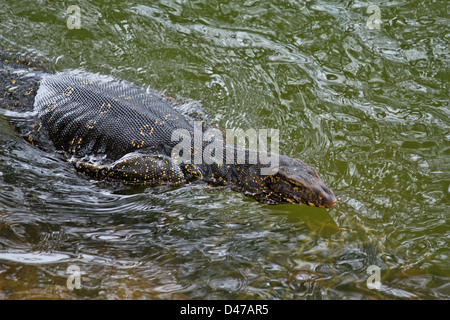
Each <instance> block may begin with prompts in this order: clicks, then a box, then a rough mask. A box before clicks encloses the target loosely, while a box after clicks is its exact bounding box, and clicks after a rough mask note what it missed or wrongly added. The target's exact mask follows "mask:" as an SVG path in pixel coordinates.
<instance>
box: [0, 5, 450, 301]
mask: <svg viewBox="0 0 450 320" xmlns="http://www.w3.org/2000/svg"><path fill="white" fill-rule="evenodd" d="M73 4H76V5H78V7H79V8H80V22H81V29H69V28H68V25H67V21H68V19H70V17H69V15H70V14H69V13H67V8H68V7H69V6H70V5H73ZM370 4H374V5H377V6H378V8H379V13H380V20H381V23H380V24H379V27H380V28H379V29H377V28H374V29H371V28H369V27H368V25H367V21H368V19H369V21H370V19H371V18H370V17H371V15H373V14H375V15H376V12H375V13H367V8H368V7H369V5H370ZM370 4H369V3H366V2H358V1H327V2H325V1H294V0H284V1H282V0H276V1H254V0H247V1H234V0H231V1H213V0H199V1H184V0H160V1H130V0H128V1H106V0H104V1H86V0H84V1H45V0H42V1H37V0H35V1H23V0H21V1H12V0H11V1H4V0H1V1H0V47H13V48H16V49H19V50H21V51H24V52H27V53H29V54H34V55H40V56H43V57H45V58H46V59H47V60H48V61H50V63H49V64H50V65H52V66H53V68H54V69H55V70H56V71H62V70H70V69H82V70H86V71H89V72H99V73H102V74H107V75H113V76H115V77H118V78H121V79H125V80H128V81H131V82H134V83H137V84H139V85H142V86H144V87H147V86H150V87H152V88H154V89H157V90H164V91H166V92H167V93H168V94H170V95H173V96H178V97H183V98H184V99H187V100H189V99H191V100H193V101H199V102H201V104H202V106H203V107H204V109H205V110H207V111H208V113H210V114H211V115H212V117H213V118H214V119H215V120H216V121H217V122H218V123H219V124H220V125H221V126H222V127H224V128H242V129H248V128H255V129H260V128H274V129H279V130H280V152H281V153H282V154H286V155H289V156H291V157H296V158H300V159H302V160H303V161H305V162H307V163H309V164H310V165H312V166H314V167H315V168H316V169H317V171H318V172H319V175H320V176H321V177H322V179H323V180H324V181H325V182H326V184H327V185H328V186H330V187H331V188H332V189H333V191H334V192H335V194H336V196H337V198H338V201H339V202H338V204H337V206H336V207H334V208H332V209H328V210H326V209H319V208H311V207H306V206H301V205H279V206H267V205H263V204H259V203H257V202H255V201H254V200H252V199H249V198H246V197H244V196H243V195H241V194H238V193H235V192H232V191H228V190H224V189H215V188H211V187H208V186H203V185H187V186H184V187H181V188H177V189H167V188H166V189H165V188H159V189H154V188H146V189H131V190H130V189H121V188H117V187H113V186H110V185H105V184H101V183H97V182H95V181H90V180H89V179H87V178H86V177H83V176H81V175H79V174H77V173H76V172H75V171H74V169H73V168H72V167H71V166H70V165H69V164H67V163H66V162H64V161H62V160H61V159H60V158H58V157H57V156H56V155H52V154H48V153H45V152H42V151H40V150H38V149H36V148H34V147H32V146H31V145H29V144H27V143H26V142H25V141H23V140H21V139H20V138H18V137H16V136H14V134H13V132H12V130H11V129H10V127H9V126H8V124H7V119H8V116H7V115H6V114H5V113H0V299H37V298H50V299H141V298H143V299H417V298H418V299H449V298H450V284H449V280H450V263H449V262H450V258H449V256H450V250H449V244H450V223H449V203H450V173H449V172H450V170H449V169H450V161H449V159H450V108H449V99H448V97H449V88H448V80H449V25H450V20H449V15H448V12H449V4H448V2H447V1H443V0H441V1H439V0H438V1H374V2H373V3H370ZM70 21H71V20H69V25H70ZM374 22H375V24H376V22H377V21H376V20H375V21H372V24H371V26H373V25H374ZM71 265H76V266H78V267H79V269H80V271H81V280H80V282H81V288H80V289H73V290H69V288H68V287H67V285H66V284H67V280H68V277H69V276H70V273H68V272H67V268H68V267H69V266H71ZM371 265H375V266H377V267H379V270H380V279H379V283H380V284H381V286H380V287H379V288H378V289H377V288H369V287H368V285H367V280H368V278H369V276H370V275H369V274H368V273H367V269H368V267H369V266H371ZM369 283H371V282H369Z"/></svg>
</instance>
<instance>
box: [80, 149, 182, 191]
mask: <svg viewBox="0 0 450 320" xmlns="http://www.w3.org/2000/svg"><path fill="white" fill-rule="evenodd" d="M73 162H74V164H75V168H76V169H77V170H78V171H80V172H83V173H84V174H86V175H88V176H91V177H94V178H96V179H99V180H103V179H107V180H114V181H120V182H123V183H125V184H133V185H158V184H164V183H173V184H179V183H182V182H183V181H184V175H183V172H182V171H181V169H180V167H179V166H178V164H176V163H175V162H174V161H173V160H172V159H171V158H170V157H167V156H165V155H147V154H141V153H130V154H127V155H125V156H123V157H122V158H120V159H119V160H117V161H115V162H113V163H111V164H108V165H96V164H93V163H89V162H83V161H80V160H73Z"/></svg>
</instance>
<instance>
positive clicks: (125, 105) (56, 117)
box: [0, 50, 336, 208]
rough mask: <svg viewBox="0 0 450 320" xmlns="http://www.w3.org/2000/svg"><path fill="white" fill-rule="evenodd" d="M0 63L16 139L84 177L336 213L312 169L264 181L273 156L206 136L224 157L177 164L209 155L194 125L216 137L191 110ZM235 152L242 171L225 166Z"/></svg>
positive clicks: (299, 166)
mask: <svg viewBox="0 0 450 320" xmlns="http://www.w3.org/2000/svg"><path fill="white" fill-rule="evenodd" d="M0 58H1V61H0V107H2V108H3V109H8V110H12V111H13V112H15V113H16V114H20V115H23V116H21V117H12V118H11V119H10V120H9V121H10V123H11V125H12V126H13V128H14V129H15V131H16V133H17V134H18V135H20V136H22V137H24V138H25V139H26V140H28V141H29V142H30V143H32V144H33V145H36V146H37V147H39V148H41V149H43V150H45V151H49V152H60V153H62V154H63V155H64V157H65V158H67V159H68V160H69V161H70V162H72V163H73V164H74V166H75V168H76V169H77V170H78V171H80V172H83V173H84V174H86V175H87V176H89V177H92V178H94V179H98V180H111V181H120V182H122V183H125V184H137V185H156V184H163V183H171V184H175V185H176V184H183V183H189V182H192V181H195V180H197V181H198V180H200V181H203V182H205V183H207V184H210V185H215V186H227V187H230V188H231V189H233V190H236V191H238V192H241V193H243V194H244V195H246V196H249V197H252V198H254V199H256V200H258V201H260V202H262V203H267V204H279V203H301V204H306V205H310V206H316V207H326V208H328V207H333V206H334V205H335V204H336V197H335V196H334V194H333V192H332V191H331V190H330V189H329V188H328V187H327V186H325V184H324V183H323V182H322V180H321V179H320V178H319V176H318V175H317V172H316V170H315V169H314V168H312V167H310V166H308V165H306V164H305V163H304V162H302V161H301V160H298V159H293V158H290V157H287V156H283V155H279V156H278V155H276V156H277V157H278V158H277V166H276V168H274V169H275V170H274V171H273V172H272V173H271V174H263V173H262V170H263V169H268V166H270V165H269V164H268V163H267V161H266V162H265V163H263V161H261V160H260V159H262V157H258V156H262V155H265V156H269V155H270V156H272V157H273V156H274V154H270V153H267V152H263V151H254V150H248V149H243V148H241V147H237V146H234V145H233V144H231V143H227V141H226V139H222V140H217V139H219V138H218V137H219V135H218V134H217V135H216V136H214V135H212V136H211V137H209V138H210V139H212V140H211V141H213V140H214V139H216V140H215V142H216V144H215V146H217V142H219V146H220V148H223V150H220V149H217V148H216V149H215V151H214V152H212V153H210V154H211V155H212V156H213V158H214V157H216V158H215V159H214V161H208V162H207V161H201V162H200V163H199V162H198V161H197V162H195V161H190V163H189V161H180V158H181V156H183V159H184V160H186V157H185V156H186V154H184V153H185V152H188V153H190V154H188V158H189V159H191V160H192V159H193V158H194V155H195V152H200V151H205V149H206V148H207V147H208V146H207V145H206V143H205V141H200V142H199V141H198V140H195V139H198V138H196V137H195V136H194V134H195V126H194V125H195V124H196V123H198V122H199V121H201V128H200V130H201V132H202V133H205V134H206V132H217V130H216V131H214V130H209V131H208V129H213V128H216V126H215V124H214V122H213V121H211V119H210V118H209V117H208V116H207V115H205V114H204V112H202V110H201V109H200V108H198V107H196V106H194V105H189V104H182V103H180V102H179V101H177V100H175V99H173V98H168V97H166V96H165V95H164V94H162V93H159V92H156V91H151V90H148V89H144V88H141V87H139V86H136V85H134V84H132V83H129V82H126V81H119V80H115V79H112V78H110V77H106V76H101V75H98V74H92V73H86V72H81V71H70V72H59V73H53V72H51V71H50V70H49V68H47V67H46V65H45V63H44V62H43V61H41V60H36V59H31V58H27V57H25V56H24V55H22V54H20V53H17V52H16V51H12V50H2V51H0ZM175 131H176V132H181V133H184V134H187V135H190V136H191V137H192V138H193V140H191V141H192V142H191V144H189V148H188V149H187V150H188V151H186V149H184V151H183V152H181V153H178V154H177V153H174V148H176V147H177V145H179V142H180V141H181V140H180V139H181V138H182V137H181V136H180V137H179V138H180V139H179V140H177V139H174V136H173V133H174V132H175ZM205 140H207V139H205ZM218 150H219V151H221V152H218ZM238 151H243V153H242V154H243V155H244V158H245V159H244V161H243V162H242V161H240V162H238V161H236V160H233V161H229V158H227V159H226V160H227V161H225V157H226V155H230V156H231V155H233V157H235V156H236V155H237V154H238ZM174 155H180V157H177V156H174ZM219 156H220V157H223V158H222V159H219V160H224V161H223V162H221V161H217V157H219ZM254 156H256V162H255V160H254V159H255V157H254ZM191 157H192V158H191ZM252 157H253V158H252ZM233 159H234V158H233ZM250 160H252V161H250Z"/></svg>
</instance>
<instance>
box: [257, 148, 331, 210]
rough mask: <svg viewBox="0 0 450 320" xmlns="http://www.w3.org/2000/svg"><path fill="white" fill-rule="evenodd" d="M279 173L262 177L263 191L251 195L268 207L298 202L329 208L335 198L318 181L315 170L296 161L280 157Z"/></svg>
mask: <svg viewBox="0 0 450 320" xmlns="http://www.w3.org/2000/svg"><path fill="white" fill-rule="evenodd" d="M277 169H278V171H277V172H276V173H274V174H272V175H268V176H266V178H265V188H264V191H262V192H261V193H258V194H257V195H256V194H255V195H254V198H256V200H258V201H260V202H264V203H268V204H281V203H300V204H305V205H309V206H313V207H321V208H331V207H334V206H335V205H336V202H337V199H336V197H335V195H334V194H333V191H331V189H330V188H328V187H327V186H326V185H325V184H324V183H323V182H322V180H321V179H320V177H319V176H318V174H317V171H316V170H315V169H314V168H313V167H310V166H308V165H307V164H305V163H304V162H303V161H301V160H299V159H293V158H289V157H286V156H279V165H278V167H277Z"/></svg>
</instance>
